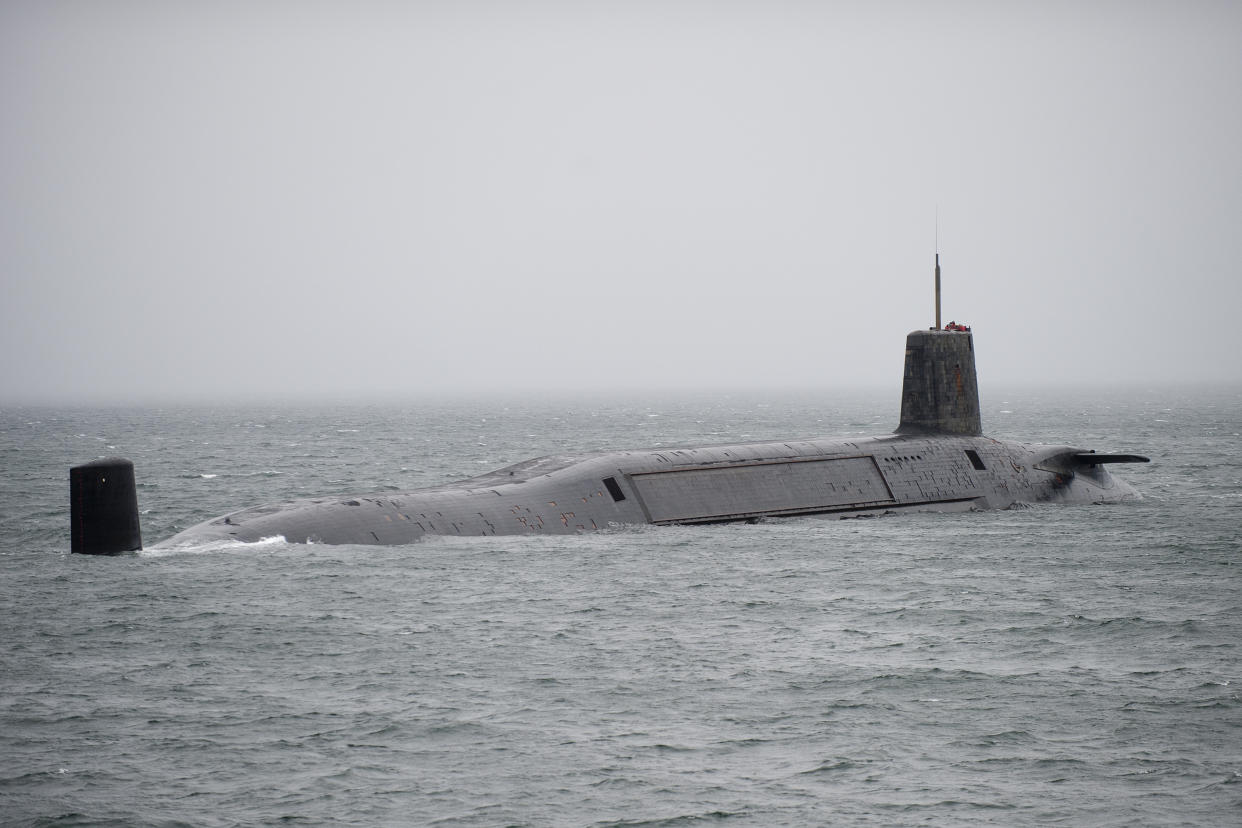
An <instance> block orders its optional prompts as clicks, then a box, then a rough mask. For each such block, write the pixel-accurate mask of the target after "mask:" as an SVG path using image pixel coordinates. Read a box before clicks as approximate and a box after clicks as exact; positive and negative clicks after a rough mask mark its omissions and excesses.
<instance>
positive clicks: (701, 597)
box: [0, 388, 1242, 826]
mask: <svg viewBox="0 0 1242 828" xmlns="http://www.w3.org/2000/svg"><path fill="white" fill-rule="evenodd" d="M897 405H898V401H897V399H896V395H895V394H864V393H858V394H849V395H844V396H843V395H830V394H827V393H825V394H820V395H790V394H786V395H781V394H769V395H730V396H726V395H716V396H698V397H691V396H681V397H677V396H665V397H651V398H647V399H620V398H590V399H560V400H558V399H539V400H531V399H525V400H523V399H516V398H515V399H508V400H506V399H488V398H478V399H469V400H437V401H425V402H422V403H419V404H408V405H389V406H376V407H363V406H341V407H289V406H287V407H248V408H247V407H236V406H219V407H215V408H210V407H199V408H183V409H178V408H165V409H140V410H139V409H135V410H126V409H98V410H94V409H89V410H88V409H55V410H53V409H10V410H4V411H0V625H2V628H0V632H2V635H0V822H3V824H5V825H40V826H70V825H127V826H128V825H206V826H231V825H261V824H305V825H444V826H491V825H523V826H543V825H565V826H575V825H669V826H672V825H710V824H716V823H727V824H730V825H764V826H768V825H797V826H801V825H866V826H870V825H875V826H879V825H886V826H887V825H894V826H900V825H966V826H974V825H1003V826H1020V825H1047V824H1058V825H1071V826H1122V825H1127V826H1128V825H1223V824H1242V705H1240V703H1239V686H1240V685H1239V682H1240V681H1242V658H1240V654H1239V641H1240V640H1242V621H1239V617H1240V614H1242V612H1240V611H1242V577H1240V573H1239V564H1240V562H1242V470H1240V466H1239V462H1240V460H1242V437H1240V434H1242V389H1238V388H1234V389H1223V390H1222V389H1215V390H1211V389H1172V388H1164V389H1160V388H1158V389H1139V390H1130V391H1114V392H1106V393H1100V392H1092V393H1087V392H1082V393H1067V392H1064V391H1062V392H1057V393H1053V392H1047V393H1040V392H1029V391H1028V392H1021V393H1018V392H1014V393H1012V394H1006V393H1002V392H996V391H990V390H989V389H985V399H984V420H985V429H986V431H987V432H988V433H989V434H991V435H993V436H997V437H1010V438H1017V439H1028V440H1032V441H1044V442H1067V443H1071V444H1077V445H1082V446H1083V447H1087V448H1098V449H1101V450H1119V451H1136V452H1140V453H1145V454H1148V455H1150V456H1151V457H1152V459H1153V462H1152V464H1151V465H1150V466H1142V467H1124V468H1121V469H1119V470H1118V474H1120V475H1122V476H1124V477H1125V478H1126V479H1128V480H1129V481H1131V482H1132V483H1134V484H1135V485H1136V486H1137V487H1138V488H1139V489H1140V490H1141V491H1142V492H1143V494H1144V495H1145V498H1144V499H1143V500H1142V501H1140V502H1137V503H1133V504H1126V505H1120V506H1095V507H1047V506H1034V507H1031V508H1026V509H1016V510H1010V511H1004V512H991V513H972V514H964V515H936V514H914V515H902V516H896V517H889V518H883V519H873V520H846V521H832V520H822V519H813V518H812V519H805V518H804V519H793V520H779V521H771V522H766V523H759V524H755V525H729V526H706V527H672V528H649V527H642V528H625V529H617V530H613V531H608V532H603V533H599V534H590V535H581V536H573V537H556V538H548V537H524V538H504V537H502V538H476V539H462V538H437V539H430V540H426V541H423V542H420V543H417V544H414V545H410V546H405V547H392V548H383V547H357V546H337V547H333V546H294V545H288V544H285V543H283V542H282V541H280V540H270V541H266V542H263V543H260V544H255V545H250V546H243V545H235V546H215V547H204V548H200V549H189V550H175V551H162V550H159V549H148V550H147V551H144V552H142V553H140V554H136V555H126V556H120V557H116V558H90V557H83V556H74V555H70V554H68V529H67V499H68V492H67V488H68V471H67V470H68V467H69V466H70V465H73V464H76V463H80V462H84V461H87V460H90V459H94V458H96V457H101V456H108V455H122V456H126V457H129V458H131V459H132V460H134V462H135V464H136V467H137V473H138V477H139V481H140V484H141V487H140V491H139V500H140V506H141V509H142V511H143V531H144V538H145V540H146V542H147V543H148V544H152V543H154V542H155V541H157V540H158V539H160V538H162V537H167V536H169V535H171V534H173V533H174V532H176V531H178V530H179V529H181V528H184V527H186V526H189V525H191V524H193V523H195V522H198V521H200V520H203V519H205V518H208V517H212V516H215V515H217V514H220V513H223V512H226V511H229V510H231V509H233V508H237V507H240V506H245V505H251V504H254V503H258V502H262V501H267V500H276V499H282V498H287V497H295V496H305V495H310V494H322V493H346V492H358V493H366V492H379V491H392V490H401V489H406V488H414V487H418V486H422V485H430V484H436V483H441V482H444V481H446V480H449V479H453V478H460V477H463V476H467V475H470V474H474V473H478V472H482V471H487V470H490V469H492V468H497V467H500V466H502V465H505V464H507V463H510V462H515V461H517V460H521V459H524V458H526V457H530V456H533V455H536V454H545V453H549V452H553V451H565V450H577V449H582V450H594V449H602V448H631V447H646V446H656V445H665V446H667V445H675V444H687V443H690V444H693V443H704V442H732V441H737V440H748V439H754V440H759V439H765V438H772V437H784V438H788V437H799V436H829V435H858V434H875V433H883V432H885V431H888V430H891V428H892V426H893V424H894V422H895V419H896V410H897Z"/></svg>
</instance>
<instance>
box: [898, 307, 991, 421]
mask: <svg viewBox="0 0 1242 828" xmlns="http://www.w3.org/2000/svg"><path fill="white" fill-rule="evenodd" d="M897 433H898V434H961V435H965V436H969V437H977V436H979V435H981V434H982V433H983V423H982V420H980V418H979V381H978V380H977V379H976V377H975V341H974V336H973V334H971V333H970V332H968V331H912V332H911V333H910V334H909V335H907V336H906V370H905V375H904V377H903V379H902V386H901V424H900V425H899V426H897Z"/></svg>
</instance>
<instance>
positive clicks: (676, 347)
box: [0, 2, 1242, 403]
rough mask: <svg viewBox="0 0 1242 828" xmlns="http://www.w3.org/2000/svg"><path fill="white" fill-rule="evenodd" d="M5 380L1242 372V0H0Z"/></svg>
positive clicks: (524, 382) (98, 389)
mask: <svg viewBox="0 0 1242 828" xmlns="http://www.w3.org/2000/svg"><path fill="white" fill-rule="evenodd" d="M0 111H2V112H3V119H2V120H0V187H2V188H3V194H4V196H3V201H2V203H0V279H2V280H3V281H2V283H0V287H2V294H0V353H3V358H2V361H0V403H3V402H29V401H40V400H46V401H62V400H67V399H83V400H94V399H105V398H106V399H111V400H116V401H126V400H132V401H149V400H153V399H159V398H176V397H186V396H197V397H205V398H209V399H210V398H234V397H238V396H251V395H262V396H289V395H292V396H300V397H312V398H313V397H316V396H320V395H330V396H333V397H339V396H341V395H355V396H359V397H371V396H376V395H382V396H414V395H418V394H420V393H423V392H425V391H433V392H440V391H453V390H458V389H471V390H474V389H479V390H482V389H502V390H521V389H528V390H530V391H541V390H545V389H573V388H579V387H581V388H590V389H599V388H635V389H646V388H679V387H685V388H730V387H774V386H787V387H828V388H831V387H833V386H844V385H859V384H867V385H894V386H895V385H896V384H897V383H899V382H900V371H901V360H902V341H903V337H904V335H905V334H906V333H907V332H908V331H909V330H911V329H914V328H918V327H925V326H927V325H929V324H931V321H932V319H931V314H932V308H931V261H932V253H933V247H934V244H935V238H934V236H935V227H934V222H935V215H936V212H937V209H938V210H939V216H940V234H939V235H940V250H941V260H942V264H943V267H944V273H945V294H944V295H945V320H946V321H947V320H948V319H949V318H954V319H957V320H962V321H967V322H969V323H971V324H972V325H973V326H974V327H975V332H976V344H977V346H978V348H979V370H980V379H981V386H983V387H984V388H986V387H987V385H988V384H989V383H991V382H1006V383H1023V382H1031V383H1046V382H1049V381H1060V380H1064V381H1071V382H1075V383H1080V382H1088V381H1108V382H1126V381H1135V380H1143V379H1151V380H1153V381H1166V380H1179V379H1185V380H1209V381H1218V380H1226V381H1238V380H1242V367H1240V366H1242V359H1240V358H1239V354H1240V353H1242V333H1239V328H1240V326H1239V323H1238V320H1237V318H1236V317H1237V315H1238V313H1239V311H1240V310H1242V287H1240V283H1242V272H1240V271H1242V266H1240V264H1239V263H1240V262H1242V149H1240V148H1242V4H1237V3H1226V2H1221V3H1196V2H1178V3H1167V4H1158V3H1142V2H1126V3H1078V2H1075V3H1013V4H1006V3H856V4H855V3H810V2H805V3H792V2H790V3H781V2H716V3H708V2H702V3H677V2H667V3H666V2H659V3H657V2H632V3H589V2H587V3H570V2H565V3H555V2H544V3H521V2H508V3H500V2H495V3H470V2H454V3H416V2H408V3H399V2H392V3H365V2H362V3H358V2H355V3H344V2H342V3H300V2H299V3H294V2H289V3H277V2H269V3H249V2H239V3H197V2H195V3H190V2H186V3H162V2H151V3H125V2H98V3H95V2H81V3H56V2H30V3H22V2H7V3H5V4H3V5H0Z"/></svg>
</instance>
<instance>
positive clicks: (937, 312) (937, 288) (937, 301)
mask: <svg viewBox="0 0 1242 828" xmlns="http://www.w3.org/2000/svg"><path fill="white" fill-rule="evenodd" d="M936 330H940V251H936Z"/></svg>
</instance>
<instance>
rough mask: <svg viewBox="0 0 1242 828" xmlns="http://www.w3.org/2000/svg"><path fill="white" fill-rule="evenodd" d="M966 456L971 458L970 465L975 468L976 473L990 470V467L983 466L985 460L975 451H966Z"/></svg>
mask: <svg viewBox="0 0 1242 828" xmlns="http://www.w3.org/2000/svg"><path fill="white" fill-rule="evenodd" d="M966 456H967V457H969V458H970V465H972V466H974V467H975V471H987V470H988V467H987V466H985V465H983V458H982V457H980V456H979V452H977V451H975V450H974V449H966Z"/></svg>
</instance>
